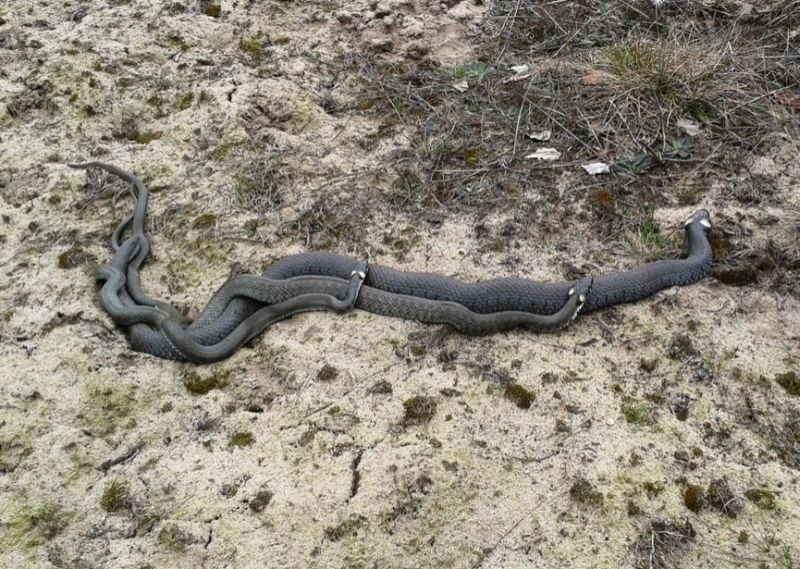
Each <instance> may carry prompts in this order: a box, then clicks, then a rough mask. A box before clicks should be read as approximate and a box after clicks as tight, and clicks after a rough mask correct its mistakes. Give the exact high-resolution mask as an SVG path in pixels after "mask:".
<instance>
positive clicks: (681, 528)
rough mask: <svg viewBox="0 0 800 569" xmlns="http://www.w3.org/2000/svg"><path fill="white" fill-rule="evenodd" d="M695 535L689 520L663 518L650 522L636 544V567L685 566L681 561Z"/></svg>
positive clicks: (660, 568) (647, 568)
mask: <svg viewBox="0 0 800 569" xmlns="http://www.w3.org/2000/svg"><path fill="white" fill-rule="evenodd" d="M695 536H696V533H695V530H694V528H693V527H692V525H691V524H690V523H689V521H688V520H684V521H683V522H682V523H678V522H674V521H663V520H654V521H651V522H649V523H648V524H647V527H646V528H645V529H644V531H642V533H640V534H639V538H638V539H637V540H636V543H635V544H634V548H633V559H634V567H636V569H669V568H673V567H675V568H677V567H683V566H684V565H683V564H682V562H681V560H682V557H683V554H684V553H685V550H686V548H687V545H688V544H690V543H691V542H693V541H694V539H695Z"/></svg>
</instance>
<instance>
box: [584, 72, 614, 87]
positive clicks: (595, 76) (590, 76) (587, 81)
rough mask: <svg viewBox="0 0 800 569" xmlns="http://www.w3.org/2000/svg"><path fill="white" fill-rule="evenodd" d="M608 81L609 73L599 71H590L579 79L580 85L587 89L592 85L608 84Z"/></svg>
mask: <svg viewBox="0 0 800 569" xmlns="http://www.w3.org/2000/svg"><path fill="white" fill-rule="evenodd" d="M610 79H611V74H610V73H606V72H605V71H600V70H599V69H592V70H591V71H589V72H588V73H587V74H586V75H584V76H583V77H582V78H581V84H582V85H585V86H587V87H592V86H594V85H602V84H603V83H608V81H609V80H610Z"/></svg>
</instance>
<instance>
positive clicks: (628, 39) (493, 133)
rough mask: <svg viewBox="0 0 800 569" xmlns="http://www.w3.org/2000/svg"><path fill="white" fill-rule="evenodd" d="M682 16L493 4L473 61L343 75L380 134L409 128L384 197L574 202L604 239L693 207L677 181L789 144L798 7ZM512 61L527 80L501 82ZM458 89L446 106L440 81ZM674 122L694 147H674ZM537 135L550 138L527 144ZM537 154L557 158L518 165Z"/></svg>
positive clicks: (644, 7)
mask: <svg viewBox="0 0 800 569" xmlns="http://www.w3.org/2000/svg"><path fill="white" fill-rule="evenodd" d="M695 4H696V3H689V2H670V3H668V4H666V5H664V6H663V7H662V8H661V9H657V8H655V7H654V6H652V5H651V4H650V3H646V2H644V3H630V2H612V3H611V4H607V3H603V4H602V5H600V4H597V3H590V2H561V3H543V4H540V3H527V2H518V1H516V0H508V1H500V2H498V3H496V4H495V5H494V7H493V8H492V10H491V11H490V13H489V14H488V16H487V18H486V19H485V21H484V24H483V28H482V29H481V30H480V34H479V35H478V36H477V37H476V40H477V41H478V43H479V46H480V47H479V51H478V55H477V57H476V60H475V61H467V62H464V63H463V64H462V65H459V66H456V67H454V68H450V69H446V68H440V67H437V66H436V65H432V64H422V65H418V66H416V67H413V68H412V67H409V66H407V65H398V64H391V65H387V64H382V63H381V62H380V61H379V60H376V59H359V60H356V61H353V62H351V63H352V64H353V66H354V67H355V68H357V69H358V71H359V73H360V75H361V76H362V77H365V78H366V85H365V93H364V99H363V100H362V103H361V105H360V107H361V108H362V109H363V110H365V111H366V112H372V113H379V114H381V115H382V116H383V120H384V121H385V124H386V128H387V129H389V130H390V129H391V128H393V126H396V125H402V126H404V127H415V128H416V137H415V140H414V144H413V148H412V150H410V151H403V152H400V153H399V154H398V156H397V158H396V161H395V164H394V167H393V170H394V172H393V173H394V177H395V189H396V191H395V193H394V195H392V196H391V198H392V199H393V200H394V201H396V202H399V203H403V204H408V205H411V206H413V207H424V208H430V207H441V206H443V205H444V206H446V205H448V204H454V203H459V204H462V207H463V206H468V207H476V208H478V209H480V210H481V211H485V210H487V209H496V208H502V207H507V206H509V205H518V204H519V203H520V202H522V201H525V200H526V199H528V197H529V196H530V195H531V194H532V193H535V194H536V195H537V196H539V199H542V200H545V201H546V202H547V203H548V207H550V208H553V207H555V208H557V209H559V208H560V209H563V210H564V211H565V213H567V214H569V212H574V211H576V207H575V206H576V205H580V207H578V208H577V210H581V209H587V210H588V211H590V212H592V213H593V215H594V216H595V217H596V218H597V219H598V220H600V221H601V222H602V223H601V226H602V227H605V229H604V230H611V229H614V230H616V231H619V230H620V229H621V228H622V227H623V226H626V225H630V224H631V223H633V224H634V225H637V224H641V223H642V219H641V218H638V219H637V218H634V219H631V216H632V215H640V214H638V213H635V212H642V211H648V210H650V209H652V207H655V206H659V205H663V204H665V203H674V202H679V203H697V202H699V201H702V196H703V192H704V189H703V187H699V186H697V185H695V187H693V188H690V189H689V190H687V183H686V179H687V178H692V179H697V178H698V177H701V176H708V175H711V176H720V177H722V176H724V175H727V174H729V173H730V171H731V170H734V171H740V170H741V168H742V164H743V159H744V158H745V157H746V156H748V155H750V154H751V153H752V152H754V151H755V150H756V149H758V148H760V147H761V146H763V145H764V144H767V143H768V141H769V139H770V137H772V136H774V134H775V133H776V132H786V133H788V134H790V135H797V134H798V133H800V129H798V124H800V121H798V116H797V111H798V108H797V107H798V106H796V105H794V103H793V101H795V98H793V97H795V96H797V95H798V93H797V92H796V84H797V79H798V77H800V72H799V71H798V70H800V58H798V57H797V56H796V55H795V53H796V52H795V51H793V50H792V49H790V47H791V43H792V41H793V40H791V39H790V34H791V30H792V29H793V28H792V26H793V25H795V24H796V23H797V21H798V19H799V18H798V16H797V13H798V12H800V8H798V5H797V3H796V2H782V3H773V5H772V6H771V7H766V8H763V9H759V10H758V11H756V12H754V13H752V14H750V15H747V16H742V15H738V14H733V13H726V12H725V11H723V10H720V9H714V10H712V9H710V8H703V7H700V6H697V5H695ZM543 56H548V57H543ZM523 63H526V64H529V65H530V69H531V70H530V75H529V76H526V75H522V76H519V77H515V76H514V74H513V73H512V72H511V71H509V67H510V66H511V65H519V64H523ZM463 80H466V81H467V84H468V89H467V91H466V92H463V93H461V92H459V91H457V90H456V89H455V88H454V87H453V84H454V83H455V82H457V81H463ZM797 100H800V99H797ZM681 120H691V121H695V122H697V123H698V124H699V125H700V127H701V135H700V136H699V137H697V138H694V139H691V140H690V139H688V137H686V135H685V134H684V132H683V130H682V129H681V128H680V127H679V125H678V123H679V121H681ZM538 130H551V131H552V133H553V135H552V139H551V140H550V141H548V142H547V143H542V144H538V143H536V142H533V141H531V140H530V139H528V137H527V136H526V134H527V133H529V132H532V131H538ZM539 146H552V147H555V148H558V149H559V150H560V151H561V152H562V159H561V160H560V161H559V162H556V163H538V162H536V161H532V160H527V159H525V156H526V155H527V154H529V153H531V152H532V151H533V150H534V149H535V148H537V147H539ZM597 160H600V161H604V162H607V163H611V164H613V165H615V166H616V168H614V171H613V173H612V175H611V176H606V177H604V178H593V179H589V178H587V177H585V176H584V175H583V173H582V172H581V170H580V168H579V166H580V164H585V163H587V162H590V161H597ZM565 180H568V181H567V182H565ZM559 183H561V185H562V186H564V185H565V183H567V184H570V185H572V186H573V187H574V186H578V189H576V190H575V191H572V192H564V191H563V190H562V191H559V190H558V189H557V186H558V185H559ZM705 187H706V188H707V187H708V185H706V186H705ZM631 212H634V213H631Z"/></svg>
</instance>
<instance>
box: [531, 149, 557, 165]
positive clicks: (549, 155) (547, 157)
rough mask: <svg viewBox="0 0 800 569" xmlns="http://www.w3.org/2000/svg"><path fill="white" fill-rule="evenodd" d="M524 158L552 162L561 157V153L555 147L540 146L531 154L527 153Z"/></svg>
mask: <svg viewBox="0 0 800 569" xmlns="http://www.w3.org/2000/svg"><path fill="white" fill-rule="evenodd" d="M525 158H528V159H531V158H535V159H536V160H544V161H545V162H552V161H553V160H558V159H559V158H561V153H560V152H559V151H558V150H556V149H555V148H540V149H539V150H537V151H536V152H534V153H533V154H528V155H527V156H526V157H525Z"/></svg>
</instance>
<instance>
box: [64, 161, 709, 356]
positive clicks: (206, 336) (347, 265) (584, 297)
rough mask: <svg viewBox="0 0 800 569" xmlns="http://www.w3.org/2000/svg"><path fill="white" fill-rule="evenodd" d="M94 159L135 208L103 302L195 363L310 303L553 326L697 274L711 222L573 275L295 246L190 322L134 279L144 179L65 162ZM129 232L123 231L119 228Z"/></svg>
mask: <svg viewBox="0 0 800 569" xmlns="http://www.w3.org/2000/svg"><path fill="white" fill-rule="evenodd" d="M70 166H71V167H73V168H99V169H102V170H105V171H107V172H109V173H112V174H114V175H117V176H119V177H120V178H122V179H124V180H126V181H127V182H129V183H130V184H131V186H132V189H133V197H134V201H135V205H134V210H133V213H131V214H130V215H129V216H128V217H126V218H125V219H124V220H123V221H122V222H121V223H120V224H119V226H118V227H117V228H116V230H115V231H114V233H113V234H112V238H111V246H112V249H113V250H114V255H113V256H112V258H111V259H110V261H109V262H108V263H106V264H105V265H103V266H102V267H101V268H100V269H98V271H97V273H96V278H97V280H98V281H100V282H102V283H103V286H102V288H101V292H100V303H101V305H102V307H103V308H104V310H106V312H108V314H109V315H110V316H111V317H112V319H113V320H114V321H115V322H116V323H117V324H118V325H120V326H124V327H126V328H128V331H129V336H130V341H131V346H132V347H133V348H134V349H135V350H137V351H141V352H145V353H149V354H152V355H155V356H158V357H162V358H166V359H174V360H188V361H193V362H196V363H208V362H213V361H218V360H221V359H224V358H226V357H228V356H230V355H231V354H232V353H233V352H235V351H236V350H237V349H238V348H239V347H240V346H241V345H242V344H244V343H246V342H247V341H249V340H250V339H252V338H253V337H255V336H257V335H258V334H259V333H261V332H262V331H263V330H264V329H266V328H267V327H269V326H270V325H271V324H273V323H275V322H277V321H279V320H282V319H285V318H288V317H290V316H292V315H294V314H297V313H300V312H307V311H334V312H339V313H341V312H344V311H347V310H349V309H351V308H359V309H362V310H366V311H369V312H373V313H376V314H382V315H385V316H394V317H399V318H405V319H413V320H417V321H420V322H424V323H430V324H449V325H451V326H453V327H455V328H456V329H457V330H459V331H460V332H462V333H465V334H471V335H483V334H491V333H495V332H501V331H506V330H511V329H513V328H518V327H524V328H528V329H530V330H534V331H552V330H558V329H561V328H563V327H565V326H566V325H568V324H569V323H570V322H572V321H573V320H574V319H575V317H576V316H577V315H578V313H579V312H580V311H581V310H586V311H589V310H597V309H599V308H603V307H606V306H610V305H613V304H619V303H624V302H635V301H637V300H641V299H643V298H646V297H648V296H650V295H652V294H654V293H655V292H658V291H659V290H662V289H664V288H666V287H670V286H676V285H687V284H691V283H694V282H696V281H698V280H699V279H701V278H703V277H704V276H705V275H706V274H707V273H708V271H709V269H710V266H711V246H710V244H709V242H708V235H707V234H708V231H709V229H710V227H711V222H710V218H709V214H708V212H707V211H706V210H699V211H697V212H695V213H694V214H693V215H692V216H691V217H690V218H689V219H688V220H687V222H686V229H685V231H686V240H687V247H688V256H687V257H686V258H685V259H680V260H666V261H657V262H654V263H649V264H646V265H644V266H642V267H639V268H637V269H633V270H630V271H624V272H613V273H608V274H604V275H599V276H596V277H585V278H583V279H580V280H578V281H576V282H562V283H540V282H536V281H532V280H529V279H520V278H498V279H491V280H488V281H484V282H479V283H464V282H462V281H459V280H456V279H453V278H450V277H445V276H441V275H437V274H434V273H425V272H403V271H397V270H395V269H391V268H389V267H382V266H380V265H378V264H369V266H367V264H366V262H365V261H356V260H353V259H350V258H348V257H344V256H341V255H336V254H332V253H301V254H298V255H291V256H288V257H285V258H284V259H281V260H280V261H278V262H277V263H275V264H274V265H273V266H272V267H270V268H269V269H268V270H267V271H266V272H264V273H263V274H262V275H260V276H258V275H239V276H237V277H234V278H232V279H230V280H229V281H228V282H226V283H225V284H223V286H222V287H220V289H219V290H218V291H217V293H215V295H214V296H213V297H212V299H211V300H210V301H209V303H208V304H207V305H206V307H205V308H204V309H203V311H202V312H201V313H200V314H199V315H198V317H197V318H196V319H195V320H194V321H193V322H192V323H190V324H188V325H187V324H186V322H185V321H184V318H183V316H182V315H181V314H180V312H179V311H178V310H177V309H175V308H174V307H173V306H171V305H169V304H168V303H164V302H160V301H157V300H154V299H152V298H150V297H149V296H147V295H146V294H145V293H144V292H143V291H142V289H141V283H140V278H139V270H140V268H141V266H142V264H143V263H144V261H145V259H146V257H147V255H148V254H149V251H150V245H149V241H148V239H147V237H146V235H145V231H144V226H145V219H146V214H147V189H146V188H145V186H144V184H143V183H142V182H141V181H140V180H139V179H138V178H137V177H136V176H134V175H133V174H130V173H129V172H126V171H125V170H122V169H120V168H117V167H115V166H112V165H109V164H105V163H102V162H87V163H81V164H70ZM128 229H130V233H131V235H130V237H129V238H127V239H125V240H123V235H124V234H125V233H126V230H128Z"/></svg>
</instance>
